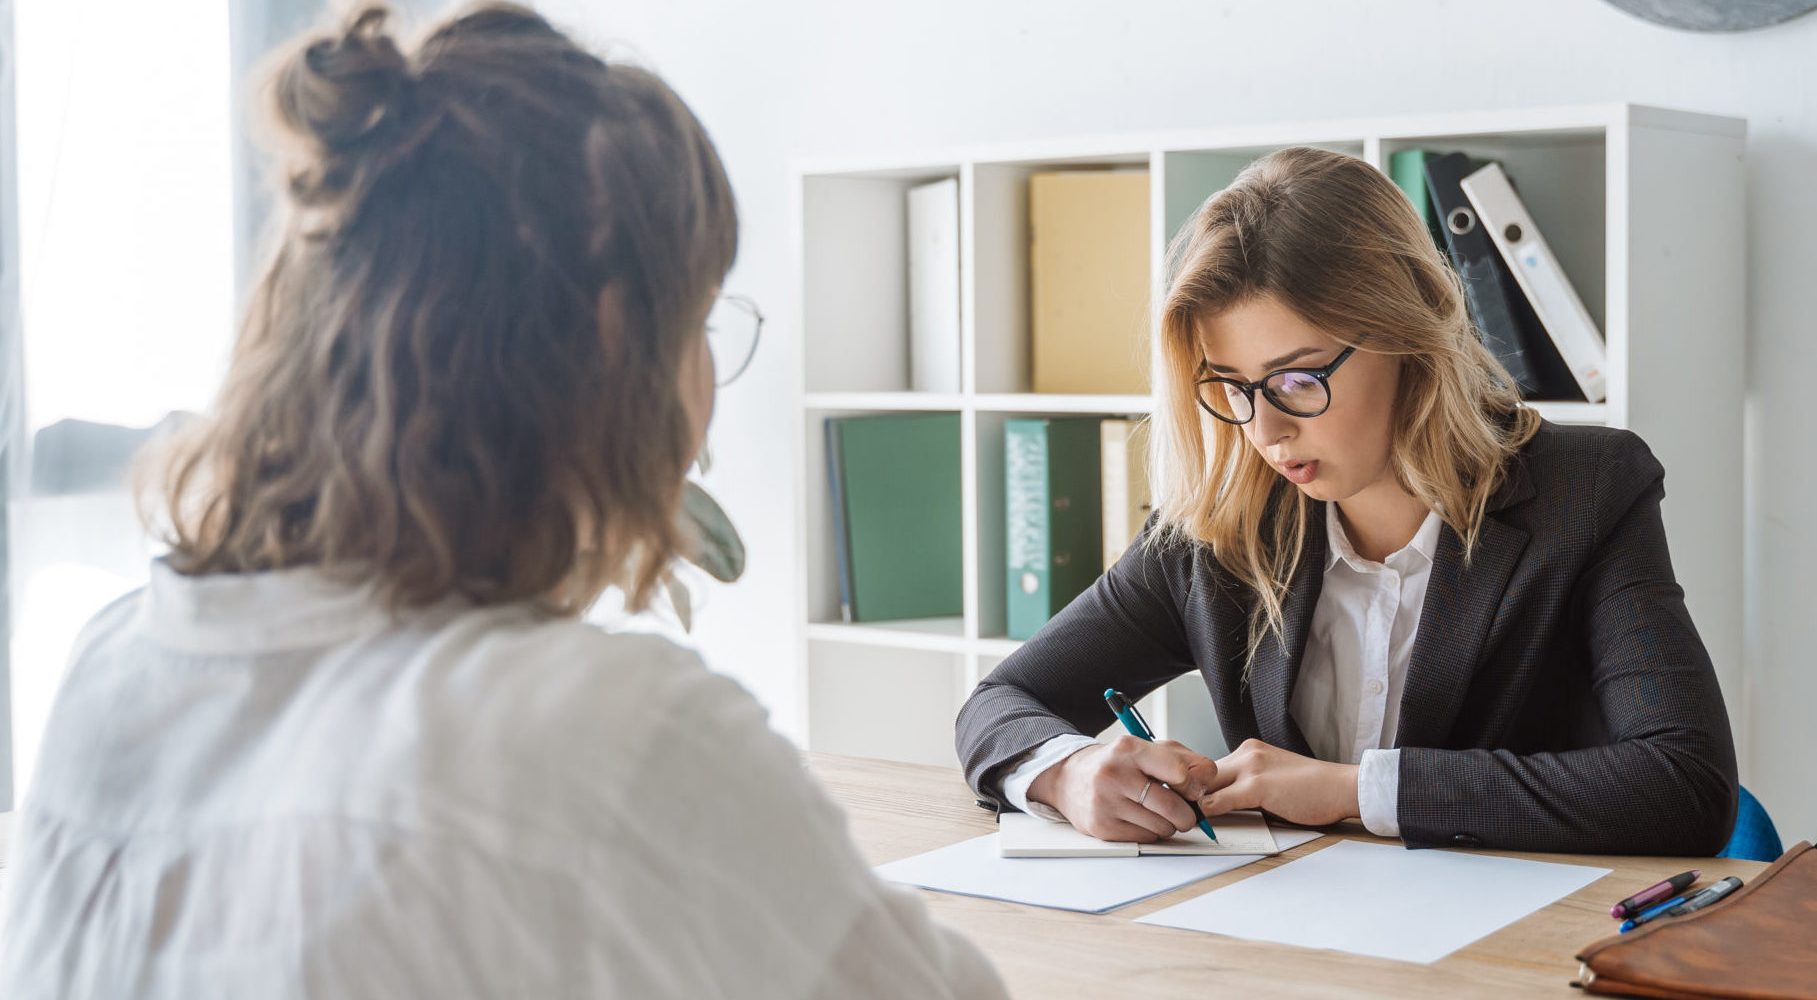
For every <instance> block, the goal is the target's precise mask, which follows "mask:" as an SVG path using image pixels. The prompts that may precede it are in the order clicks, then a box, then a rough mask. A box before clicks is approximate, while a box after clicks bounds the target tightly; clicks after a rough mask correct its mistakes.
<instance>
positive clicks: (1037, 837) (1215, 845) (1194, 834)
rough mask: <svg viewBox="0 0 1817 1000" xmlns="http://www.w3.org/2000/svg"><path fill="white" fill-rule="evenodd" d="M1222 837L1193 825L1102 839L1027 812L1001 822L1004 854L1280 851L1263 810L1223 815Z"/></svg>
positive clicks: (1131, 855) (1098, 855)
mask: <svg viewBox="0 0 1817 1000" xmlns="http://www.w3.org/2000/svg"><path fill="white" fill-rule="evenodd" d="M1216 823H1217V825H1216V826H1215V827H1213V829H1215V830H1217V832H1218V839H1217V840H1215V841H1214V840H1212V839H1211V838H1210V837H1207V836H1205V831H1203V830H1200V829H1197V828H1194V829H1191V830H1188V831H1186V832H1185V833H1181V834H1176V835H1175V836H1172V837H1169V838H1168V839H1166V840H1162V841H1158V842H1156V843H1153V844H1130V843H1120V842H1117V841H1110V840H1099V839H1098V838H1096V837H1093V836H1091V835H1090V834H1085V833H1080V832H1079V831H1078V830H1075V829H1073V827H1072V825H1071V824H1068V823H1054V822H1051V821H1049V820H1045V819H1042V818H1041V817H1039V816H1030V815H1029V814H1027V813H1004V814H1003V815H1002V817H1000V818H999V819H998V820H997V837H998V847H999V850H1000V851H1001V852H1002V854H1003V856H1004V857H1006V858H1134V857H1146V856H1149V855H1170V854H1176V855H1177V854H1193V855H1226V856H1227V855H1233V854H1254V855H1258V856H1267V855H1270V854H1279V853H1280V852H1281V848H1280V847H1279V846H1278V845H1277V844H1276V843H1275V839H1274V834H1273V833H1270V832H1269V830H1268V821H1267V820H1265V819H1263V818H1262V814H1261V813H1259V812H1233V813H1226V814H1224V815H1222V816H1219V817H1218V818H1217V820H1216Z"/></svg>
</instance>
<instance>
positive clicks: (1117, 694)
mask: <svg viewBox="0 0 1817 1000" xmlns="http://www.w3.org/2000/svg"><path fill="white" fill-rule="evenodd" d="M1104 701H1105V703H1106V704H1108V705H1110V710H1111V711H1112V712H1113V713H1115V714H1116V716H1117V721H1118V722H1121V723H1123V728H1124V729H1127V730H1129V733H1130V735H1131V736H1134V737H1136V738H1137V739H1143V740H1147V741H1148V742H1150V743H1153V742H1154V741H1155V734H1154V732H1153V731H1152V730H1150V729H1149V728H1148V723H1147V721H1145V720H1144V719H1143V718H1142V713H1141V712H1138V711H1136V705H1135V702H1132V701H1130V700H1129V698H1128V697H1127V696H1126V695H1124V694H1123V692H1121V691H1119V690H1117V689H1116V688H1105V689H1104ZM1161 787H1163V788H1167V784H1166V783H1165V782H1163V783H1162V784H1161ZM1168 790H1169V791H1172V789H1171V788H1169V789H1168ZM1175 794H1178V793H1177V792H1176V793H1175ZM1180 798H1182V799H1186V805H1187V807H1188V808H1190V809H1191V810H1192V814H1193V816H1194V817H1196V818H1197V819H1198V821H1199V829H1201V830H1204V831H1205V836H1207V837H1210V838H1211V842H1212V843H1214V844H1215V843H1217V842H1218V834H1217V831H1215V830H1213V829H1212V828H1211V821H1210V820H1208V819H1206V818H1205V814H1204V813H1202V812H1200V811H1199V804H1198V803H1197V802H1194V801H1193V800H1191V799H1187V798H1186V796H1184V795H1181V796H1180Z"/></svg>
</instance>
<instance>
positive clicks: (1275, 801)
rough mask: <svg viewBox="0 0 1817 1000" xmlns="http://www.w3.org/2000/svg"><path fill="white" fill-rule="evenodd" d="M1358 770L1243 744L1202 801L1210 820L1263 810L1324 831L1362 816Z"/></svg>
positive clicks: (1221, 763)
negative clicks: (1357, 787) (1242, 811)
mask: <svg viewBox="0 0 1817 1000" xmlns="http://www.w3.org/2000/svg"><path fill="white" fill-rule="evenodd" d="M1356 773H1357V768H1356V765H1355V764H1333V763H1331V762H1329V761H1323V760H1318V759H1317V758H1313V757H1303V756H1301V755H1299V754H1297V753H1294V752H1293V751H1291V750H1282V749H1281V748H1280V747H1276V746H1270V745H1269V744H1267V743H1263V742H1262V741H1261V740H1244V741H1243V745H1242V746H1240V747H1237V748H1236V750H1234V751H1233V752H1231V753H1230V754H1229V755H1228V756H1226V757H1225V758H1224V759H1222V760H1220V761H1218V772H1217V777H1216V778H1215V779H1213V780H1212V783H1211V784H1212V790H1211V792H1210V793H1209V794H1207V795H1206V796H1205V797H1204V798H1201V799H1200V800H1199V808H1200V809H1202V810H1204V812H1205V815H1206V816H1217V815H1221V814H1223V813H1227V812H1231V811H1232V810H1236V809H1261V810H1263V811H1264V812H1267V813H1269V814H1271V815H1274V816H1279V817H1280V818H1282V819H1284V820H1286V821H1287V822H1289V823H1298V824H1300V825H1302V826H1325V825H1326V824H1328V823H1336V822H1338V821H1340V820H1345V819H1350V818H1351V817H1353V816H1356V815H1358V812H1359V810H1358V809H1357V804H1356Z"/></svg>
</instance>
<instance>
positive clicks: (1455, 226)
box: [1445, 207, 1476, 236]
mask: <svg viewBox="0 0 1817 1000" xmlns="http://www.w3.org/2000/svg"><path fill="white" fill-rule="evenodd" d="M1445 228H1446V229H1449V230H1451V234H1452V235H1453V236H1463V235H1465V234H1467V233H1469V232H1470V231H1471V230H1473V229H1475V228H1476V213H1475V212H1472V211H1470V210H1469V209H1468V208H1461V207H1460V208H1454V209H1452V210H1451V214H1449V215H1447V216H1445Z"/></svg>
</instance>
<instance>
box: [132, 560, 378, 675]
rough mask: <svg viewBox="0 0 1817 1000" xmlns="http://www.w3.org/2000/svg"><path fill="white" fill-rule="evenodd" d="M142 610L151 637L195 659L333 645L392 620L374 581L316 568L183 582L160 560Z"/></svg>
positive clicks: (222, 575)
mask: <svg viewBox="0 0 1817 1000" xmlns="http://www.w3.org/2000/svg"><path fill="white" fill-rule="evenodd" d="M140 607H141V612H140V615H141V617H140V628H141V629H142V631H143V633H144V634H145V635H146V636H148V637H149V638H151V639H152V640H153V641H155V642H158V643H160V644H161V645H165V646H169V647H171V648H174V649H182V650H187V651H191V652H197V653H243V652H252V651H256V650H283V649H305V648H309V647H312V646H324V645H331V644H334V643H336V642H339V641H341V640H344V639H347V638H351V637H352V636H354V635H357V634H359V633H360V632H361V631H362V630H367V629H371V628H374V627H377V626H380V625H383V624H384V623H385V622H386V621H387V620H388V616H387V615H386V613H385V610H384V608H383V607H382V606H381V605H380V604H379V602H378V600H377V599H376V597H375V595H374V588H373V586H372V584H371V583H369V582H368V583H346V582H343V581H340V580H336V579H334V578H333V577H331V576H329V575H328V574H326V573H324V572H322V571H321V570H319V569H315V568H313V567H299V568H295V569H281V570H270V571H266V572H260V573H211V574H207V575H204V576H185V575H183V574H181V573H179V572H177V571H176V570H175V569H174V568H172V566H171V565H170V563H169V562H168V561H166V560H165V559H161V558H160V559H154V560H153V561H152V564H151V579H150V580H149V582H148V583H147V584H146V587H145V599H144V600H143V601H142V602H141V605H140Z"/></svg>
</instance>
